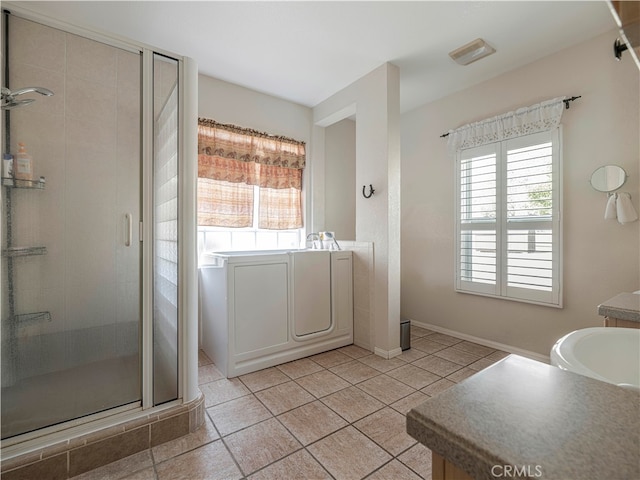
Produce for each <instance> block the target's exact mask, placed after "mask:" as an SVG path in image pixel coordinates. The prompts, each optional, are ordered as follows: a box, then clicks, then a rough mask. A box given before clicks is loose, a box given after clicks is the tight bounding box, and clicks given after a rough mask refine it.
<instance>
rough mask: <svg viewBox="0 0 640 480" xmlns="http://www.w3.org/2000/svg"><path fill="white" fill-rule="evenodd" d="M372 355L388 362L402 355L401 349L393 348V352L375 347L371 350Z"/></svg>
mask: <svg viewBox="0 0 640 480" xmlns="http://www.w3.org/2000/svg"><path fill="white" fill-rule="evenodd" d="M373 353H375V354H376V355H378V356H379V357H382V358H384V359H387V360H388V359H390V358H393V357H397V356H398V355H402V349H401V348H394V349H393V350H382V349H381V348H378V347H376V348H375V349H374V350H373Z"/></svg>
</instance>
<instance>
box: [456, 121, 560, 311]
mask: <svg viewBox="0 0 640 480" xmlns="http://www.w3.org/2000/svg"><path fill="white" fill-rule="evenodd" d="M560 172H561V169H560V135H559V128H555V129H553V130H552V131H549V132H541V133H535V134H532V135H525V136H521V137H517V138H512V139H509V140H504V141H502V142H496V143H492V144H488V145H483V146H481V147H475V148H470V149H466V150H461V151H460V152H459V154H458V179H459V181H458V188H457V192H458V195H457V198H458V205H457V211H458V221H457V232H456V237H457V251H458V255H457V257H458V259H457V265H456V267H457V272H456V274H457V281H456V289H457V290H458V291H461V292H467V293H477V294H482V295H491V296H496V297H503V298H509V299H513V300H521V301H527V302H533V303H540V304H545V305H552V306H561V294H560V292H561V268H560V266H561V261H560V260H561V259H560V246H561V244H562V243H561V229H560V207H561V195H560V185H561V182H560Z"/></svg>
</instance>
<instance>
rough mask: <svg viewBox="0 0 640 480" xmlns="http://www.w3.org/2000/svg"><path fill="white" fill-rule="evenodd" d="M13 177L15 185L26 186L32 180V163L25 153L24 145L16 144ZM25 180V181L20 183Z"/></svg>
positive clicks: (29, 156)
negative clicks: (16, 151)
mask: <svg viewBox="0 0 640 480" xmlns="http://www.w3.org/2000/svg"><path fill="white" fill-rule="evenodd" d="M14 177H15V179H16V185H21V184H22V185H23V186H28V185H30V184H31V181H32V180H33V161H32V160H31V155H29V154H28V153H27V150H26V148H25V146H24V143H18V153H17V154H16V160H15V165H14ZM21 180H26V181H21Z"/></svg>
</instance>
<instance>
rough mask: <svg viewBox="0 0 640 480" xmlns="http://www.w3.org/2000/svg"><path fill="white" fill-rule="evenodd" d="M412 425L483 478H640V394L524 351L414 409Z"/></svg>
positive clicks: (412, 431)
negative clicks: (512, 474) (512, 470)
mask: <svg viewBox="0 0 640 480" xmlns="http://www.w3.org/2000/svg"><path fill="white" fill-rule="evenodd" d="M407 432H408V433H409V434H410V435H411V436H412V437H413V438H415V439H416V440H418V441H419V442H420V443H422V444H424V445H425V446H426V447H428V448H430V449H431V450H433V451H434V452H435V453H437V454H439V455H440V456H442V457H443V458H444V459H445V460H448V461H449V462H451V463H453V464H454V465H455V466H457V467H458V468H460V469H462V470H464V471H466V472H467V473H468V474H469V475H471V476H472V477H473V478H476V479H492V478H496V477H494V476H492V474H491V469H492V467H494V466H495V465H498V466H505V465H511V466H513V467H518V468H520V471H521V472H522V471H523V470H522V469H525V470H524V471H525V472H526V475H523V476H522V477H517V478H527V477H531V478H544V479H562V480H566V479H591V478H593V479H603V478H611V479H614V478H615V479H623V478H640V394H638V393H637V392H634V391H630V390H625V389H623V388H620V387H618V386H615V385H611V384H608V383H605V382H600V381H598V380H594V379H591V378H587V377H584V376H582V375H577V374H574V373H571V372H567V371H564V370H560V369H559V368H556V367H552V366H550V365H547V364H544V363H540V362H536V361H534V360H529V359H527V358H524V357H519V356H517V355H510V356H509V357H507V358H505V359H504V360H501V361H500V362H498V363H496V364H494V365H492V366H491V367H489V368H487V369H485V370H483V371H481V372H479V373H477V374H475V375H473V376H471V377H469V378H468V379H466V380H464V381H463V382H461V383H459V384H458V385H455V386H453V387H451V388H450V389H448V390H446V391H444V392H442V393H441V394H439V395H437V396H435V397H433V398H430V399H429V400H427V401H426V402H424V403H423V404H421V405H419V406H417V407H415V408H413V409H412V410H411V411H410V412H409V413H408V415H407ZM503 471H504V468H503V467H497V470H496V471H495V472H497V474H498V475H499V474H500V473H502V472H503ZM495 472H494V473H495Z"/></svg>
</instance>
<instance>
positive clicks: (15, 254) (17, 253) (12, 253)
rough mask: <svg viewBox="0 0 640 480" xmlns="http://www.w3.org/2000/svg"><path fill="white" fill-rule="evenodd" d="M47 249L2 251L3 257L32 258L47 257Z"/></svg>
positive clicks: (7, 249) (33, 248) (14, 248)
mask: <svg viewBox="0 0 640 480" xmlns="http://www.w3.org/2000/svg"><path fill="white" fill-rule="evenodd" d="M46 254H47V247H9V248H5V249H4V250H2V256H3V257H10V258H15V257H30V256H33V255H46Z"/></svg>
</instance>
